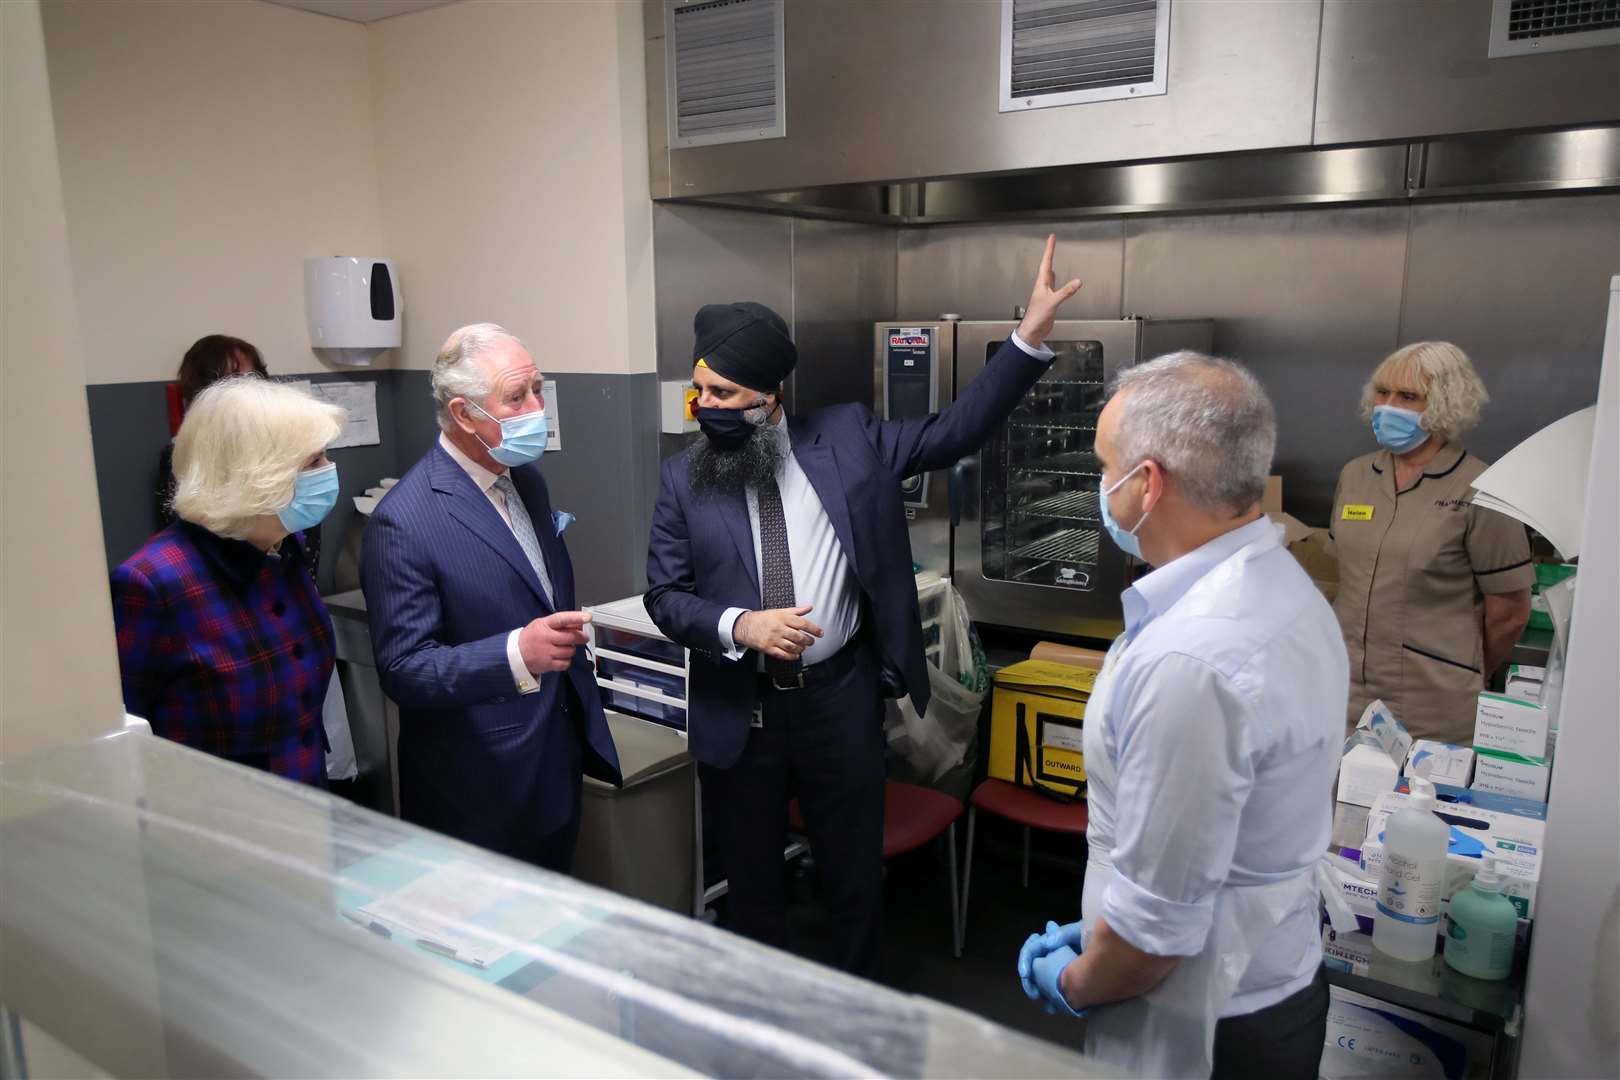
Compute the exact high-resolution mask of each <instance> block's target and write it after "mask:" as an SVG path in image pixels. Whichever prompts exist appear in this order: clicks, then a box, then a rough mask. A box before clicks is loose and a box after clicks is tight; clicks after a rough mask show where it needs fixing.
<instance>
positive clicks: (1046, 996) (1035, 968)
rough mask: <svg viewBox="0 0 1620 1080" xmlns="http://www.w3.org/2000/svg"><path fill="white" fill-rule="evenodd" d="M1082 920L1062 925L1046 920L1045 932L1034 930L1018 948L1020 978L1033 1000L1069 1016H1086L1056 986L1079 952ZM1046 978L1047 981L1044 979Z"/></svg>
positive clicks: (1048, 1008) (1027, 994)
mask: <svg viewBox="0 0 1620 1080" xmlns="http://www.w3.org/2000/svg"><path fill="white" fill-rule="evenodd" d="M1080 938H1081V924H1080V923H1078V922H1072V923H1068V924H1066V925H1064V926H1059V925H1058V924H1057V923H1055V922H1050V921H1049V922H1047V924H1046V930H1045V932H1044V933H1040V934H1031V935H1029V938H1028V939H1027V940H1026V941H1025V942H1024V947H1023V948H1022V949H1020V950H1018V981H1019V983H1020V984H1022V986H1023V988H1024V994H1025V995H1026V996H1028V998H1029V999H1030V1000H1031V1001H1040V1002H1042V1003H1043V1004H1044V1005H1045V1006H1046V1011H1047V1012H1048V1013H1056V1012H1058V1011H1060V1010H1061V1011H1063V1012H1066V1013H1068V1014H1069V1015H1070V1016H1083V1015H1084V1012H1083V1011H1081V1012H1076V1011H1075V1010H1074V1009H1073V1008H1071V1007H1070V1005H1069V1003H1068V1002H1067V1001H1066V1000H1064V998H1063V995H1062V994H1061V993H1059V992H1058V990H1057V978H1058V975H1059V973H1061V972H1062V971H1063V969H1064V968H1066V967H1068V966H1069V962H1070V961H1072V960H1074V959H1075V958H1076V957H1077V956H1079V955H1080V948H1081V942H1080ZM1043 978H1044V982H1043V981H1042V980H1043Z"/></svg>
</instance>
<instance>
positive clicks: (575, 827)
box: [517, 807, 579, 874]
mask: <svg viewBox="0 0 1620 1080" xmlns="http://www.w3.org/2000/svg"><path fill="white" fill-rule="evenodd" d="M578 841H579V810H578V808H577V807H576V808H575V811H574V816H573V818H572V819H570V820H569V822H568V824H566V825H564V826H562V828H560V829H553V830H551V831H550V832H548V833H545V834H544V835H542V836H538V837H535V838H534V839H533V840H531V841H530V842H529V843H528V844H526V845H525V850H524V851H522V852H521V853H519V854H518V856H517V857H518V858H520V859H522V860H523V861H524V862H531V863H534V865H536V866H538V867H541V868H543V869H546V870H555V871H557V873H559V874H567V873H570V872H571V871H572V870H573V869H574V845H575V844H576V843H578Z"/></svg>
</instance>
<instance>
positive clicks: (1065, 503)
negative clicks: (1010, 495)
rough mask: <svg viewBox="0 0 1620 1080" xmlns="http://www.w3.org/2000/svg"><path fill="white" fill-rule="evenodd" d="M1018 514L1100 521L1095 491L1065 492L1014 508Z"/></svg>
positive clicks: (1069, 519)
mask: <svg viewBox="0 0 1620 1080" xmlns="http://www.w3.org/2000/svg"><path fill="white" fill-rule="evenodd" d="M1012 509H1013V512H1014V513H1016V514H1025V515H1028V516H1031V517H1045V518H1062V519H1064V520H1067V521H1100V520H1101V514H1100V512H1099V510H1098V507H1097V493H1096V492H1095V491H1065V492H1063V493H1061V494H1058V495H1048V496H1047V497H1046V498H1044V499H1036V500H1035V501H1034V502H1031V503H1025V504H1024V505H1022V506H1015V507H1013V508H1012Z"/></svg>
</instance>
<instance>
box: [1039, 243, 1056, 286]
mask: <svg viewBox="0 0 1620 1080" xmlns="http://www.w3.org/2000/svg"><path fill="white" fill-rule="evenodd" d="M1056 250H1057V233H1048V234H1047V236H1046V254H1044V255H1042V256H1041V270H1040V275H1039V276H1038V277H1037V278H1036V279H1035V280H1036V282H1037V283H1038V284H1041V285H1045V286H1047V287H1048V288H1050V287H1051V285H1052V253H1053V252H1055V251H1056Z"/></svg>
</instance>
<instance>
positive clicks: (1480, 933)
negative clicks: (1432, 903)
mask: <svg viewBox="0 0 1620 1080" xmlns="http://www.w3.org/2000/svg"><path fill="white" fill-rule="evenodd" d="M1450 918H1451V930H1450V931H1449V932H1448V933H1447V934H1446V963H1447V964H1448V965H1450V966H1451V967H1454V968H1456V969H1457V970H1458V971H1460V972H1462V973H1463V974H1464V975H1472V976H1473V977H1474V978H1476V979H1505V978H1507V977H1508V975H1509V974H1510V973H1511V972H1512V971H1513V941H1514V937H1515V935H1516V934H1517V933H1518V930H1519V912H1518V909H1517V908H1515V907H1514V906H1513V901H1511V900H1509V899H1508V898H1507V897H1505V896H1503V895H1502V874H1501V872H1500V871H1499V870H1498V869H1497V866H1496V860H1495V859H1493V858H1491V857H1490V856H1489V855H1487V856H1486V857H1485V861H1484V862H1483V863H1481V864H1480V868H1479V871H1478V872H1477V873H1475V874H1474V883H1473V885H1471V886H1469V887H1468V888H1466V889H1464V890H1462V891H1461V892H1459V893H1458V894H1457V895H1456V896H1453V897H1452V898H1451V915H1450Z"/></svg>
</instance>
